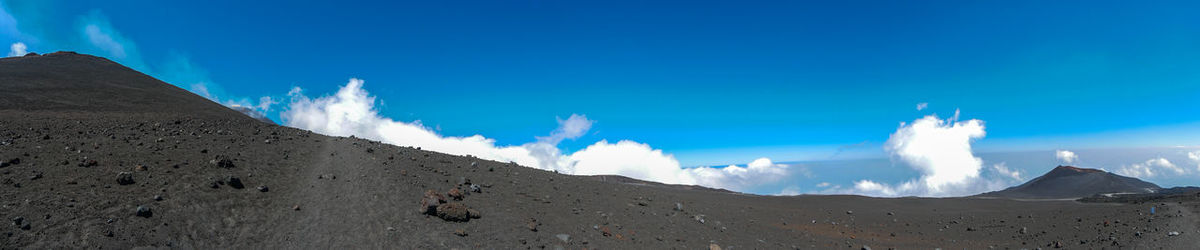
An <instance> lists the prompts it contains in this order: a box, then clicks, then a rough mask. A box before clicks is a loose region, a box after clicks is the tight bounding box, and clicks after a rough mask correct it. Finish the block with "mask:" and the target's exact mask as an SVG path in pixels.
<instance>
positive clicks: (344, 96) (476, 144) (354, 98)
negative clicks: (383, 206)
mask: <svg viewBox="0 0 1200 250" xmlns="http://www.w3.org/2000/svg"><path fill="white" fill-rule="evenodd" d="M288 96H289V98H290V103H289V104H288V105H287V108H286V110H284V111H283V113H282V114H281V118H282V120H283V123H284V124H286V125H287V126H292V127H297V128H301V129H308V130H312V131H314V132H318V133H322V134H328V135H335V136H349V135H355V136H359V137H363V138H369V139H374V140H380V141H383V142H386V143H390V144H395V145H400V146H416V147H421V148H422V149H426V150H433V151H438V152H443V153H449V154H456V155H473V156H477V157H480V158H483V159H489V160H496V161H505V162H508V161H511V162H516V163H518V164H520V165H523V166H528V167H534V168H539V169H544V170H553V171H558V172H560V173H565V174H576V175H610V174H613V175H623V176H628V177H631V178H637V179H642V180H649V181H656V182H662V183H670V184H689V185H703V186H708V187H716V188H726V189H731V190H735V191H744V190H747V189H749V188H752V187H755V186H758V185H762V184H768V183H772V182H777V181H780V180H782V179H783V178H785V177H786V176H787V175H789V174H790V173H791V172H790V169H789V166H788V165H785V164H775V163H773V162H771V160H770V159H767V158H760V159H758V160H755V161H753V162H751V163H749V164H746V165H745V166H737V165H730V166H727V167H722V168H712V167H696V168H684V167H682V166H681V165H680V164H679V161H678V160H676V159H675V157H674V156H673V155H671V154H667V153H664V152H663V151H662V150H659V149H655V148H652V147H650V145H647V144H645V143H639V142H636V141H630V140H621V141H618V142H616V143H610V142H608V141H607V140H601V141H599V142H596V143H595V144H592V145H590V146H588V147H586V148H584V149H581V150H579V151H576V152H574V153H570V154H565V153H563V152H561V151H560V150H559V149H558V143H559V142H561V141H563V140H567V139H577V138H579V137H581V136H583V135H584V134H586V133H587V131H588V130H589V129H590V128H591V126H592V124H593V123H594V121H592V120H588V119H587V117H586V116H584V115H577V114H573V115H571V116H570V117H568V118H567V119H565V120H563V119H559V120H558V124H559V126H558V128H557V129H555V130H554V131H552V132H551V133H550V135H548V136H544V137H536V141H534V142H530V143H526V144H523V145H519V146H500V145H496V142H495V140H493V139H490V138H487V137H484V136H482V135H472V136H467V137H456V136H442V135H439V134H437V133H436V132H434V130H431V129H429V128H427V127H425V126H424V125H422V124H421V123H420V121H414V122H401V121H395V120H392V119H389V118H385V117H382V116H380V115H379V111H378V110H376V108H375V97H373V96H371V95H370V94H369V93H367V91H366V90H365V89H363V81H362V80H359V79H350V81H349V82H348V83H347V84H346V85H345V86H342V87H341V88H340V89H338V91H337V92H336V93H334V94H333V95H328V96H322V97H317V98H310V97H308V96H305V95H304V93H303V90H302V89H300V88H293V89H292V90H291V91H289V92H288Z"/></svg>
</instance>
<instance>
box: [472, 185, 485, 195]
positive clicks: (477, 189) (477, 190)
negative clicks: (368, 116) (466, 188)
mask: <svg viewBox="0 0 1200 250" xmlns="http://www.w3.org/2000/svg"><path fill="white" fill-rule="evenodd" d="M471 192H473V193H483V188H480V187H479V184H471Z"/></svg>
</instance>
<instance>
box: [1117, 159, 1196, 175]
mask: <svg viewBox="0 0 1200 250" xmlns="http://www.w3.org/2000/svg"><path fill="white" fill-rule="evenodd" d="M1159 170H1168V171H1171V172H1175V173H1176V174H1184V173H1185V172H1186V171H1185V170H1183V168H1180V167H1179V166H1175V164H1174V163H1171V161H1168V160H1167V159H1166V158H1162V157H1159V158H1154V159H1150V160H1146V162H1142V163H1134V164H1130V165H1125V166H1122V167H1121V168H1120V169H1117V174H1119V175H1124V176H1129V177H1136V178H1152V177H1155V176H1158V175H1159V172H1158V171H1159Z"/></svg>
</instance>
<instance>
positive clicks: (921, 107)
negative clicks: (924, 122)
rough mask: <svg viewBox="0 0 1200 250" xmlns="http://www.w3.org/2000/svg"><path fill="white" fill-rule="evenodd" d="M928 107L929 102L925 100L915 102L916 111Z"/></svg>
mask: <svg viewBox="0 0 1200 250" xmlns="http://www.w3.org/2000/svg"><path fill="white" fill-rule="evenodd" d="M928 107H929V103H927V102H922V103H917V111H921V110H925V108H928Z"/></svg>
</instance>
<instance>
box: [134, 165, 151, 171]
mask: <svg viewBox="0 0 1200 250" xmlns="http://www.w3.org/2000/svg"><path fill="white" fill-rule="evenodd" d="M133 170H136V171H149V170H150V168H149V167H146V165H138V166H137V167H134V168H133Z"/></svg>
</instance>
